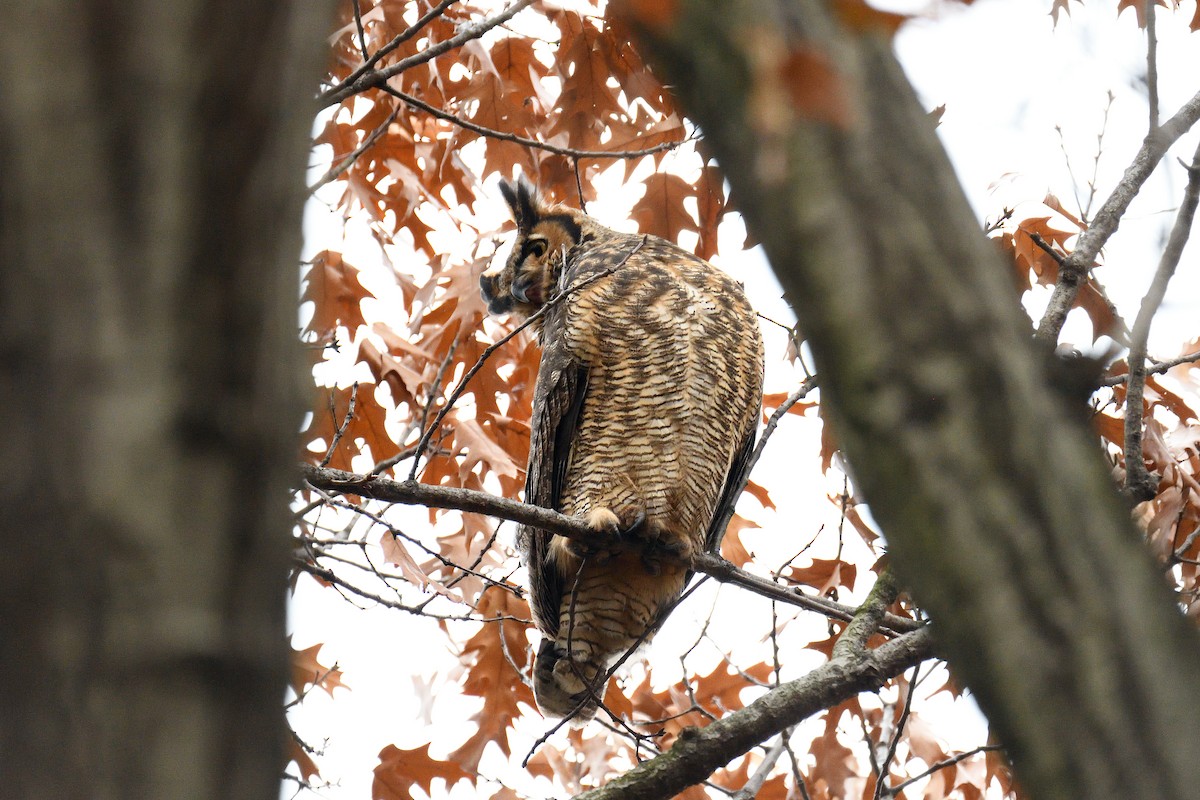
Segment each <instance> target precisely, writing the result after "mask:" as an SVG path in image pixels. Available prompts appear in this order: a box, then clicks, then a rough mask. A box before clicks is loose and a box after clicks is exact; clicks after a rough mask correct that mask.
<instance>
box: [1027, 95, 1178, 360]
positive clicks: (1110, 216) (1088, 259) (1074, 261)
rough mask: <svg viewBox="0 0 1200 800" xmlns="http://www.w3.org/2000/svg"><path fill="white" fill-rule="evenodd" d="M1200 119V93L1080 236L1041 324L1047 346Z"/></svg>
mask: <svg viewBox="0 0 1200 800" xmlns="http://www.w3.org/2000/svg"><path fill="white" fill-rule="evenodd" d="M1198 119H1200V93H1197V94H1196V95H1194V96H1193V97H1192V99H1191V100H1188V101H1187V102H1186V103H1184V105H1183V107H1182V108H1180V109H1179V111H1178V112H1176V114H1175V116H1173V117H1171V118H1170V119H1169V120H1167V121H1166V122H1165V123H1164V124H1163V125H1162V127H1160V128H1156V129H1155V130H1153V131H1151V132H1150V133H1149V134H1148V135H1147V136H1146V139H1145V141H1143V142H1142V148H1141V149H1140V150H1139V151H1138V153H1137V155H1136V156H1134V158H1133V163H1131V164H1130V165H1129V167H1128V168H1127V169H1126V170H1125V174H1124V175H1123V176H1122V177H1121V181H1120V182H1119V183H1118V184H1117V186H1116V188H1115V189H1113V192H1112V194H1111V195H1109V196H1108V199H1107V200H1105V201H1104V204H1103V205H1102V206H1100V210H1099V211H1097V212H1096V217H1095V219H1093V220H1092V224H1091V225H1089V226H1088V229H1087V230H1086V231H1084V232H1083V233H1082V234H1080V236H1079V241H1078V242H1077V243H1076V245H1075V249H1074V250H1073V251H1072V252H1071V254H1070V255H1069V256H1067V257H1066V259H1065V260H1064V261H1063V264H1062V267H1061V268H1060V269H1059V271H1058V283H1057V284H1055V286H1054V292H1053V294H1052V295H1051V296H1050V302H1049V303H1047V305H1046V311H1045V313H1044V314H1043V315H1042V321H1041V322H1040V323H1039V324H1038V331H1037V336H1038V338H1039V339H1042V340H1043V341H1046V342H1055V341H1057V340H1058V334H1059V332H1060V331H1061V330H1062V326H1063V323H1065V322H1066V320H1067V312H1069V311H1070V310H1071V308H1072V306H1074V305H1075V298H1076V296H1077V295H1078V294H1079V287H1080V285H1081V284H1082V282H1083V278H1084V276H1085V275H1086V274H1087V271H1088V268H1089V267H1091V265H1092V264H1093V263H1094V262H1095V260H1096V256H1097V255H1099V253H1100V248H1101V247H1103V246H1104V243H1105V242H1107V241H1108V239H1109V237H1110V236H1112V235H1113V233H1115V232H1116V230H1117V226H1118V225H1120V224H1121V217H1122V216H1124V214H1125V210H1126V209H1127V208H1129V204H1130V203H1131V202H1133V198H1134V197H1136V196H1137V193H1138V191H1140V190H1141V188H1142V184H1143V183H1145V182H1146V179H1147V178H1149V177H1150V174H1151V173H1152V172H1154V168H1155V167H1157V166H1158V162H1159V161H1161V160H1162V157H1163V156H1164V155H1165V154H1166V152H1167V150H1168V148H1170V147H1171V145H1173V144H1174V143H1175V142H1176V141H1177V140H1178V139H1179V137H1180V136H1182V135H1183V134H1184V133H1186V132H1187V131H1188V130H1189V129H1190V128H1191V127H1192V126H1193V125H1194V124H1195V123H1196V120H1198Z"/></svg>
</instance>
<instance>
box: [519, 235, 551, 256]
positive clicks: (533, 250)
mask: <svg viewBox="0 0 1200 800" xmlns="http://www.w3.org/2000/svg"><path fill="white" fill-rule="evenodd" d="M549 246H550V245H549V243H548V242H547V241H546V240H545V239H543V238H540V237H539V238H537V239H530V240H529V241H528V242H526V243H525V254H526V256H533V257H534V258H541V257H542V256H544V255H546V248H547V247H549Z"/></svg>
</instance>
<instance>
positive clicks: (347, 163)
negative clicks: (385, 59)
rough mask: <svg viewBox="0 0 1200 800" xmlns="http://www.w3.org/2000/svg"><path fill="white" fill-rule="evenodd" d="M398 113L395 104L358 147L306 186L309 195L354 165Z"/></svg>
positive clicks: (393, 120)
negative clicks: (386, 116) (385, 117)
mask: <svg viewBox="0 0 1200 800" xmlns="http://www.w3.org/2000/svg"><path fill="white" fill-rule="evenodd" d="M399 114H400V107H399V106H396V107H395V108H394V109H392V113H391V114H389V115H388V118H387V119H385V120H384V121H383V122H381V123H379V125H378V126H377V127H376V128H375V130H373V131H371V132H370V133H369V134H368V135H367V138H365V139H363V140H362V144H360V145H359V146H358V147H356V148H354V150H353V151H352V152H351V153H350V155H348V156H346V157H345V158H343V159H342V160H341V161H339V162H338V163H337V164H334V165H333V166H332V167H330V168H329V170H328V171H327V172H326V173H325V174H324V175H322V176H321V177H320V179H319V180H318V181H317V182H316V183H314V184H313V185H312V186H310V187H308V193H309V194H310V195H311V194H312V193H313V192H315V191H317V190H318V189H320V188H321V187H322V186H324V185H325V184H327V183H329V182H331V181H334V180H337V177H338V176H339V175H341V174H342V173H343V172H345V171H346V170H348V169H350V167H352V166H353V165H354V163H355V162H356V161H358V159H359V158H361V157H362V154H363V153H365V152H367V150H369V149H371V146H372V145H374V144H375V142H376V141H378V139H379V137H380V136H383V134H384V131H386V130H387V129H388V126H389V125H391V124H392V123H393V122H395V121H396V117H397V116H399Z"/></svg>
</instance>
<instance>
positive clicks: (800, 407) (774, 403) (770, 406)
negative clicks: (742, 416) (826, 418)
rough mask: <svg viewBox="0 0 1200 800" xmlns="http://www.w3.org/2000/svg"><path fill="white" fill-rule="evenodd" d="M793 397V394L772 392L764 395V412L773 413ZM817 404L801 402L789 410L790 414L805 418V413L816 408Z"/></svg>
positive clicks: (794, 404)
mask: <svg viewBox="0 0 1200 800" xmlns="http://www.w3.org/2000/svg"><path fill="white" fill-rule="evenodd" d="M789 397H791V392H771V393H770V394H764V395H763V412H764V413H766V412H773V411H774V410H775V409H777V408H779V407H780V406H781V405H783V402H784V401H785V400H787V399H788V398H789ZM816 405H817V404H816V403H813V402H810V401H807V400H800V401H798V402H796V403H793V404H792V407H791V408H789V409H788V410H787V413H789V414H795V415H796V416H797V417H803V416H804V412H805V411H807V410H808V409H810V408H815V407H816Z"/></svg>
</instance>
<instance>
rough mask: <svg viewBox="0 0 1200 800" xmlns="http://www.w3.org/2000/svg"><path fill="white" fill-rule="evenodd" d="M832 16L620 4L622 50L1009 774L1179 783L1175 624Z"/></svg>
mask: <svg viewBox="0 0 1200 800" xmlns="http://www.w3.org/2000/svg"><path fill="white" fill-rule="evenodd" d="M630 7H631V8H633V9H634V10H633V11H631V12H630V13H631V15H633V16H634V17H636V8H639V7H642V8H644V7H645V6H644V5H643V6H633V4H630ZM831 7H840V8H849V4H842V5H841V6H837V5H836V4H832V5H831V4H825V3H820V2H816V1H815V0H813V1H812V2H810V1H809V0H794V1H793V2H787V0H738V1H737V2H732V3H731V2H725V1H724V0H721V1H718V0H693V1H692V2H680V3H679V4H678V8H677V15H676V16H675V17H673V18H672V19H671V20H670V21H669V22H668V23H666V25H665V26H663V24H662V23H661V22H660V21H658V20H656V19H655V18H653V17H648V16H644V17H642V20H641V22H642V24H643V25H646V26H649V27H645V28H643V29H642V30H643V33H644V34H645V37H646V47H645V51H646V52H647V54H649V55H650V56H652V57H653V58H654V59H656V60H657V62H658V64H659V65H660V67H661V68H662V69H663V70H664V71H665V73H666V77H667V78H668V79H669V81H670V83H671V84H672V85H673V86H675V87H676V88H677V91H678V92H679V94H680V96H681V99H682V102H683V104H684V107H685V109H686V110H687V111H688V113H689V114H690V115H691V116H692V117H693V118H694V119H695V120H696V121H697V122H698V123H699V124H700V125H701V127H702V128H703V129H704V133H705V136H706V139H705V141H706V142H707V143H708V145H709V146H710V147H711V148H712V150H713V151H714V152H715V154H716V155H717V157H718V159H719V160H720V162H721V165H722V167H723V168H724V171H725V174H726V176H727V177H728V179H729V181H730V183H731V185H732V187H733V192H734V195H735V199H736V201H737V203H738V207H739V208H740V209H741V211H742V212H743V213H744V214H745V216H746V218H747V221H748V223H749V225H750V228H751V229H752V230H753V231H754V233H755V234H756V235H757V236H758V237H759V238H760V239H761V240H762V242H763V244H764V245H765V247H766V250H767V253H768V256H769V257H770V260H771V263H772V265H773V266H774V268H775V271H776V272H777V274H778V275H779V278H780V280H781V282H782V283H783V285H784V287H785V289H786V290H787V292H788V295H789V298H790V299H791V301H792V303H793V304H794V306H795V308H796V310H797V313H798V315H799V318H800V322H801V326H802V328H803V330H804V332H805V334H806V335H807V336H808V340H809V342H810V344H811V346H812V349H813V352H814V355H815V358H816V361H817V367H818V373H819V376H820V381H821V392H822V399H823V401H825V403H826V404H827V408H829V409H830V412H831V414H830V416H831V417H832V419H833V423H834V432H835V434H836V436H837V438H838V441H839V443H840V444H841V446H842V448H843V450H844V452H845V453H846V454H847V455H848V457H849V461H850V463H851V464H852V465H853V469H854V473H855V478H856V480H857V481H858V482H859V483H860V485H861V487H862V489H863V491H864V493H865V495H866V498H867V499H868V501H869V502H870V503H871V507H872V510H873V512H874V514H875V516H876V517H877V518H878V519H879V521H880V522H881V524H882V525H883V526H884V530H885V532H886V534H887V536H888V541H889V543H890V545H891V551H892V553H893V555H894V563H895V565H896V568H897V570H898V571H899V574H900V576H901V577H902V578H903V579H904V580H905V581H906V582H907V584H908V585H909V586H911V587H912V589H913V591H914V592H915V593H916V595H917V598H918V599H919V601H920V602H921V604H922V605H923V606H925V607H926V608H928V609H929V610H930V611H931V612H932V613H933V616H934V618H935V620H936V624H937V627H936V630H937V635H938V637H939V641H940V643H941V646H942V648H943V649H944V651H945V653H946V654H947V655H948V656H949V657H950V660H951V663H952V665H953V667H954V669H955V671H956V674H958V675H959V676H960V677H961V678H962V679H964V680H965V682H966V683H967V684H968V685H969V686H970V687H971V688H972V689H973V690H974V692H975V693H976V695H977V697H978V699H979V702H980V704H981V705H982V707H983V708H984V710H985V711H986V713H987V714H988V716H989V718H990V719H991V721H992V723H993V725H994V728H995V730H996V732H997V733H998V734H999V736H1000V737H1001V739H1002V741H1003V742H1004V743H1005V744H1006V745H1007V746H1008V747H1009V748H1010V751H1011V754H1012V756H1013V758H1014V761H1015V764H1016V766H1017V768H1018V772H1019V775H1020V776H1021V778H1022V780H1023V783H1024V785H1025V786H1026V788H1027V789H1029V790H1030V793H1031V794H1032V795H1033V796H1034V797H1037V798H1041V799H1042V800H1048V799H1049V798H1063V799H1064V800H1066V799H1067V798H1071V799H1072V800H1074V798H1081V797H1087V798H1091V799H1092V800H1099V799H1100V798H1112V799H1113V800H1117V798H1121V799H1122V800H1127V799H1128V798H1132V797H1145V798H1178V799H1179V800H1183V799H1184V798H1189V797H1195V796H1196V792H1197V791H1198V787H1200V758H1198V757H1197V746H1196V741H1195V711H1196V709H1197V708H1200V646H1198V645H1200V643H1198V639H1197V635H1196V632H1195V630H1193V629H1192V628H1191V626H1190V625H1189V624H1188V623H1186V622H1185V621H1184V619H1183V618H1182V616H1181V615H1180V614H1179V613H1178V612H1177V610H1176V609H1175V608H1174V607H1173V605H1172V598H1171V596H1170V594H1169V592H1168V591H1167V589H1166V587H1165V585H1164V582H1163V580H1162V578H1161V576H1160V575H1159V574H1158V573H1157V572H1156V571H1155V569H1154V568H1153V567H1152V565H1151V563H1150V559H1149V557H1148V556H1147V554H1146V552H1145V550H1144V549H1143V547H1142V544H1141V541H1140V537H1139V536H1138V534H1137V531H1136V530H1135V529H1134V527H1133V526H1132V525H1131V523H1130V521H1129V513H1128V509H1127V508H1126V507H1124V506H1123V505H1122V503H1121V502H1120V501H1119V499H1118V497H1117V493H1116V491H1115V490H1114V487H1113V485H1112V481H1111V479H1110V477H1109V475H1108V472H1107V469H1106V465H1105V464H1104V463H1103V461H1102V459H1101V456H1100V452H1099V448H1098V446H1097V443H1096V440H1095V435H1094V434H1093V433H1092V432H1090V431H1089V430H1088V429H1087V427H1086V426H1085V424H1084V422H1083V415H1082V414H1081V413H1080V412H1079V411H1078V410H1076V409H1072V408H1069V407H1068V404H1067V403H1066V402H1065V401H1064V400H1063V399H1061V398H1060V397H1059V396H1058V395H1057V394H1056V392H1055V391H1054V390H1053V389H1052V387H1051V386H1050V384H1049V382H1048V381H1047V378H1046V376H1047V373H1048V363H1049V360H1050V359H1049V358H1047V357H1046V356H1045V355H1044V354H1043V353H1041V352H1040V351H1039V350H1038V348H1037V347H1035V345H1034V342H1033V340H1032V335H1031V334H1032V331H1031V329H1030V325H1029V321H1028V320H1027V319H1025V318H1023V316H1022V313H1021V311H1020V307H1019V304H1018V300H1017V297H1016V296H1015V293H1014V291H1013V288H1012V282H1011V279H1010V278H1009V276H1008V274H1007V273H1006V268H1005V267H1004V266H1003V265H1002V264H1001V263H999V259H998V257H997V255H996V254H995V253H994V252H992V250H991V249H990V246H989V245H988V244H987V243H986V242H985V241H984V239H983V237H982V236H981V234H980V231H979V226H978V224H977V223H976V221H975V220H974V219H973V218H972V215H971V213H970V211H969V208H968V206H967V203H966V201H965V199H964V197H963V195H962V192H961V190H960V188H959V187H958V185H957V182H956V180H955V177H954V174H953V172H952V171H951V168H950V166H949V164H948V162H947V160H946V158H945V156H944V154H943V152H942V150H941V148H940V146H939V144H938V142H937V139H936V136H935V135H934V131H933V124H932V123H931V122H930V121H929V119H928V118H927V116H926V115H925V113H924V112H923V111H922V109H921V108H920V107H919V105H918V103H917V102H916V100H915V98H914V96H913V94H912V92H911V90H910V88H909V86H908V84H907V83H906V81H905V80H904V77H903V75H902V73H901V72H900V70H899V68H898V66H897V64H896V63H895V61H894V59H893V57H892V55H891V53H890V51H889V48H888V45H887V43H886V41H885V40H884V38H883V37H882V36H876V35H872V34H871V32H870V31H866V30H863V29H861V28H864V27H867V26H869V25H870V22H869V21H864V20H861V19H859V20H858V22H857V24H858V26H859V27H860V29H859V30H856V31H852V32H851V31H847V30H846V29H845V28H844V27H842V26H841V25H840V24H838V23H836V22H833V21H831V20H830V19H829V18H828V17H827V16H826V15H825V12H826V9H828V8H831ZM850 22H851V23H853V22H854V21H853V20H850Z"/></svg>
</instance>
